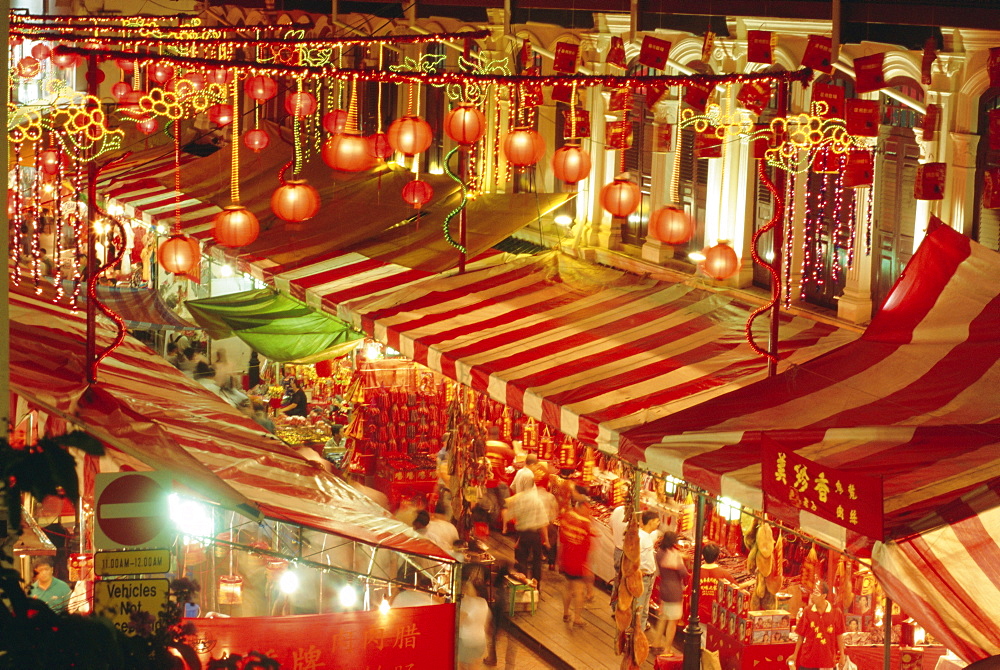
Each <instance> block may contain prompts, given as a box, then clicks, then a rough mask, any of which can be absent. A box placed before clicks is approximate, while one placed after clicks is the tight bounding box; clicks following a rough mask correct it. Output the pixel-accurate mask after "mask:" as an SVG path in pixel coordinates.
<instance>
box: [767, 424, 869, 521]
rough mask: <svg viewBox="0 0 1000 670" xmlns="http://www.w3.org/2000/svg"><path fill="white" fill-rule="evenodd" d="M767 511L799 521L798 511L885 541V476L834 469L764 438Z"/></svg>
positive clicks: (786, 519) (784, 518) (768, 438)
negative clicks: (883, 487) (883, 498)
mask: <svg viewBox="0 0 1000 670" xmlns="http://www.w3.org/2000/svg"><path fill="white" fill-rule="evenodd" d="M761 475H762V479H763V487H762V488H763V489H764V511H765V512H768V513H769V514H774V515H775V516H777V517H778V518H780V519H782V520H784V521H786V522H788V523H791V524H794V525H798V524H799V519H798V514H797V512H798V510H805V511H807V512H811V513H812V514H815V515H816V516H818V517H821V518H823V519H826V520H828V521H831V522H833V523H835V524H837V525H838V526H843V527H844V528H848V529H850V530H853V531H856V532H858V533H861V534H862V535H866V536H868V537H870V538H873V539H876V540H881V539H882V537H883V530H882V504H883V501H882V479H881V478H880V477H879V476H878V475H877V474H868V473H866V472H859V471H858V470H848V469H842V468H831V467H827V466H825V465H821V464H819V463H816V462H815V461H811V460H809V459H806V458H803V457H802V456H800V455H799V454H797V453H796V452H795V451H793V450H792V449H791V448H789V447H786V446H785V445H782V444H780V443H778V442H777V441H775V440H773V439H771V438H770V437H767V436H766V435H765V436H763V438H762V440H761Z"/></svg>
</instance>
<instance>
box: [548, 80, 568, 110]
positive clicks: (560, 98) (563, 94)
mask: <svg viewBox="0 0 1000 670" xmlns="http://www.w3.org/2000/svg"><path fill="white" fill-rule="evenodd" d="M551 98H552V101H553V102H565V103H566V104H567V105H568V104H570V103H571V102H572V101H573V84H555V85H554V86H553V87H552V95H551Z"/></svg>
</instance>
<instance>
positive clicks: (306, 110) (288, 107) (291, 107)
mask: <svg viewBox="0 0 1000 670" xmlns="http://www.w3.org/2000/svg"><path fill="white" fill-rule="evenodd" d="M285 111H286V112H288V113H289V114H291V115H292V116H297V117H299V118H300V119H302V118H305V117H307V116H309V115H310V114H312V113H313V112H315V111H316V98H314V97H313V94H312V93H309V92H307V91H298V92H296V93H292V94H291V95H288V96H286V97H285Z"/></svg>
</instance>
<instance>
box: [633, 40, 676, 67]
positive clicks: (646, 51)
mask: <svg viewBox="0 0 1000 670" xmlns="http://www.w3.org/2000/svg"><path fill="white" fill-rule="evenodd" d="M668 58H670V42H668V41H666V40H661V39H660V38H658V37H653V36H651V35H646V36H645V37H643V38H642V47H640V49H639V63H640V64H642V65H645V66H647V67H652V68H656V69H657V70H664V69H666V67H667V59H668Z"/></svg>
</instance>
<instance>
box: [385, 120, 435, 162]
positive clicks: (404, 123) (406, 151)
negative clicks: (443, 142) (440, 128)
mask: <svg viewBox="0 0 1000 670" xmlns="http://www.w3.org/2000/svg"><path fill="white" fill-rule="evenodd" d="M386 135H387V139H388V140H389V146H391V147H392V149H393V151H398V152H399V153H401V154H403V155H404V156H416V155H417V154H419V153H421V152H424V151H427V149H428V147H430V146H431V142H432V141H433V140H434V131H433V130H431V126H430V124H429V123H427V122H426V121H424V120H423V119H421V118H420V117H419V116H403V117H400V118H398V119H396V120H395V121H393V122H392V123H391V124H389V131H388V133H386Z"/></svg>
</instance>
